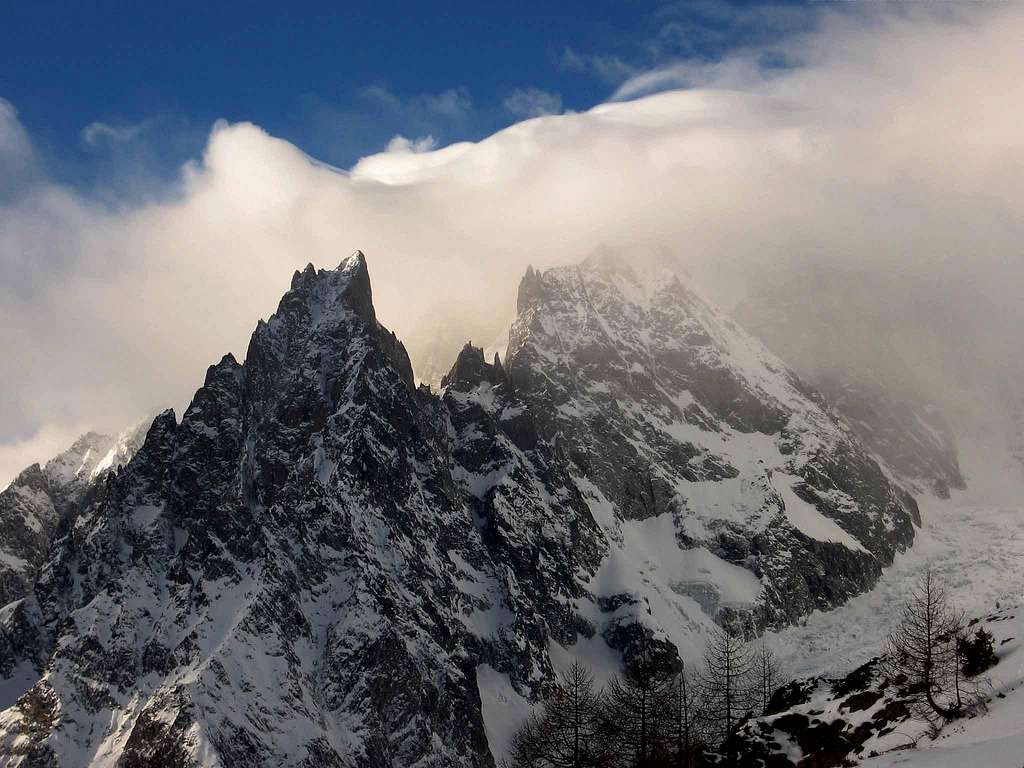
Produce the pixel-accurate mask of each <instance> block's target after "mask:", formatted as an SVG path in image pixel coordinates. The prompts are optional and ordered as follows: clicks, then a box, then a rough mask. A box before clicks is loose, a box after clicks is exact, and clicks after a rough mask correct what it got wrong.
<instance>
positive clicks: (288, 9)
mask: <svg viewBox="0 0 1024 768" xmlns="http://www.w3.org/2000/svg"><path fill="white" fill-rule="evenodd" d="M820 6H821V4H810V5H800V4H795V3H786V2H772V3H744V2H724V1H722V0H706V1H704V0H702V1H701V2H682V3H680V2H676V3H672V2H656V1H655V0H635V2H624V1H622V0H619V1H618V2H615V1H611V0H588V1H586V2H582V1H575V0H574V1H572V2H558V3H550V2H533V1H532V0H531V1H528V2H517V3H505V4H501V3H479V2H445V3H440V4H424V3H413V2H376V3H372V4H369V3H367V4H359V5H357V4H345V3H328V2H311V3H302V2H299V3H289V4H283V5H282V4H280V3H268V2H260V1H257V2H236V1H233V0H232V1H220V2H214V3H210V2H202V3H198V2H168V3H164V4H161V3H134V2H131V3H129V2H107V1H102V2H87V3H72V2H52V1H46V0H34V1H33V2H30V3H17V4H15V3H10V4H7V7H6V10H5V11H4V14H3V24H0V51H2V54H0V61H2V66H0V98H4V99H6V100H7V101H9V102H10V103H11V104H13V105H14V106H15V108H16V109H17V110H18V117H19V120H20V122H21V124H22V125H24V126H25V128H26V130H27V132H28V134H29V135H30V136H31V137H32V140H33V142H34V144H35V147H36V151H37V153H38V155H39V156H40V157H41V158H43V161H44V162H45V163H46V165H47V168H46V171H47V174H48V175H49V176H50V177H52V178H55V179H59V180H61V181H63V182H65V183H68V184H71V185H72V186H76V187H79V188H88V187H90V186H94V185H95V186H100V185H107V186H110V187H112V188H118V187H120V188H121V190H122V192H124V193H126V194H128V195H130V194H131V193H132V191H133V190H134V189H136V188H137V186H133V184H132V182H133V180H137V179H138V178H139V177H141V176H146V175H148V176H152V175H156V176H162V177H170V176H173V175H174V174H176V173H177V170H178V168H179V167H180V165H181V163H182V162H183V161H185V160H187V159H189V158H191V157H196V156H198V155H199V154H200V153H201V151H202V148H203V146H204V144H205V141H206V139H207V136H208V134H209V130H210V127H211V125H212V124H213V123H214V121H215V120H217V119H220V118H224V119H226V120H228V121H230V122H234V121H240V120H249V121H252V122H255V123H257V124H259V125H261V126H262V127H264V128H266V129H267V130H268V131H269V132H270V133H272V134H273V135H276V136H280V137H282V138H285V139H288V140H289V141H291V142H293V143H295V144H296V145H298V146H299V147H301V148H302V149H303V150H305V151H306V152H308V153H309V154H311V155H313V156H315V157H317V158H319V159H321V160H324V161H326V162H329V163H332V164H335V165H339V166H343V167H349V166H351V165H352V163H353V162H355V161H356V160H357V159H358V158H359V157H361V156H363V155H366V154H369V153H371V152H375V151H379V150H380V149H382V148H383V147H384V146H385V145H386V144H387V142H388V140H389V139H390V138H391V137H392V136H394V135H396V134H402V135H404V136H407V137H409V138H411V139H416V138H422V137H426V136H430V137H433V139H434V140H435V141H436V142H437V143H438V144H441V145H443V144H447V143H450V142H452V141H456V140H460V139H478V138H481V137H482V136H485V135H487V134H490V133H492V132H494V131H495V130H496V129H499V128H501V127H503V126H505V125H508V124H509V123H512V122H516V121H517V120H520V119H523V118H524V117H528V116H530V115H531V114H532V113H535V112H539V111H542V110H543V111H555V112H557V111H561V110H583V109H587V108H589V107H591V106H593V105H594V104H597V103H600V102H601V101H603V100H605V99H607V98H609V96H610V95H611V94H613V93H614V92H615V90H616V88H617V87H618V86H620V85H621V84H622V83H623V82H624V81H626V80H627V79H628V78H630V77H631V76H632V75H635V74H637V73H639V72H642V71H646V70H650V69H652V68H656V67H658V66H663V65H665V64H668V63H671V62H674V61H679V60H687V61H696V62H709V61H710V62H713V61H716V60H720V59H721V58H723V57H725V56H727V55H729V54H730V53H731V52H733V51H735V50H736V49H738V48H743V47H747V46H759V45H763V44H765V43H770V42H780V41H782V40H783V39H785V38H786V37H787V36H789V35H792V34H794V33H798V32H801V31H805V30H807V29H809V28H811V27H812V26H813V25H814V20H815V18H816V8H819V7H820Z"/></svg>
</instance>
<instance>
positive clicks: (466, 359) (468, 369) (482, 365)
mask: <svg viewBox="0 0 1024 768" xmlns="http://www.w3.org/2000/svg"><path fill="white" fill-rule="evenodd" d="M504 380H505V369H504V368H503V367H502V365H501V359H500V358H499V357H498V353H497V352H495V353H494V362H493V363H487V362H486V361H485V360H484V350H483V348H481V347H474V346H473V342H471V341H470V342H466V345H465V346H464V347H463V348H462V351H460V352H459V356H458V357H457V358H456V359H455V364H454V365H453V366H452V369H451V370H450V371H449V372H448V374H447V375H446V376H445V377H444V378H442V379H441V386H442V387H448V386H450V385H464V386H467V387H475V386H476V385H478V384H481V383H482V382H485V381H486V382H489V383H491V384H500V383H501V382H503V381H504Z"/></svg>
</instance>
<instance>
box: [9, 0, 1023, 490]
mask: <svg viewBox="0 0 1024 768" xmlns="http://www.w3.org/2000/svg"><path fill="white" fill-rule="evenodd" d="M823 19H824V21H823V24H822V26H821V28H820V29H818V30H817V31H816V32H815V33H813V34H810V35H807V36H804V37H801V38H799V39H794V40H793V41H791V43H790V44H789V47H788V50H787V53H788V55H789V56H791V57H792V59H793V60H794V61H798V62H800V65H799V66H797V67H794V68H789V69H786V70H778V69H774V70H770V71H766V70H764V69H763V68H761V67H759V66H758V65H757V64H756V62H754V63H751V60H750V59H748V58H744V57H743V56H739V57H736V58H735V59H734V60H731V61H729V62H723V63H721V64H719V65H716V66H715V67H713V68H700V69H698V70H694V68H693V67H688V68H687V69H686V73H685V78H684V80H685V83H686V85H687V86H688V88H687V89H685V90H673V91H667V92H662V93H657V94H655V95H651V96H646V97H643V98H639V99H637V100H634V101H625V102H622V101H620V102H610V103H607V104H603V105H600V106H598V107H595V108H594V109H592V110H590V111H588V112H584V113H579V114H563V115H548V116H540V117H535V118H532V119H528V120H526V121H524V122H522V123H518V124H516V125H513V126H511V127H510V128H507V129H505V130H503V131H500V132H498V133H496V134H494V135H493V136H490V137H488V138H486V139H484V140H482V141H480V142H476V143H462V144H455V145H451V146H447V147H441V148H437V149H432V146H433V145H432V144H431V143H430V142H429V141H427V140H422V141H417V142H413V141H409V140H405V139H403V140H396V141H393V142H392V144H391V145H389V148H388V150H386V151H385V152H382V153H380V154H377V155H373V156H370V157H366V158H364V159H362V160H361V161H360V162H359V163H358V164H357V165H356V166H355V167H353V168H352V169H350V170H349V171H339V170H337V169H333V168H330V167H327V166H325V165H323V164H320V163H317V162H315V161H313V160H311V159H310V158H309V157H307V156H306V155H304V154H303V153H302V152H301V151H300V150H299V149H297V148H296V147H294V146H292V145H291V144H289V143H287V142H284V141H281V140H279V139H276V138H274V137H272V136H270V135H268V134H267V133H266V132H265V131H263V130H261V129H260V128H259V127H257V126H254V125H251V124H246V123H238V124H232V125H228V124H218V125H216V126H215V127H214V128H213V130H212V132H211V134H210V137H209V141H208V144H207V147H206V150H205V152H204V154H203V156H202V158H201V159H199V160H197V161H196V162H194V163H192V164H189V165H188V166H187V167H185V168H184V169H183V171H182V174H181V179H180V180H179V182H178V183H177V184H176V185H175V186H174V187H173V188H172V189H161V190H160V194H158V195H156V196H154V198H150V199H157V200H159V202H148V203H146V204H142V205H140V206H138V207H134V208H128V209H123V208H111V207H110V206H109V205H106V204H100V203H98V202H96V201H95V200H93V199H91V198H89V197H84V196H82V195H79V194H75V193H73V192H71V191H69V190H67V189H64V188H62V187H60V186H59V185H57V184H54V183H51V182H48V181H46V180H45V179H40V178H38V177H37V176H36V175H33V174H29V173H27V171H26V169H30V168H32V167H33V155H32V147H31V142H30V141H29V140H28V137H27V136H26V135H25V132H24V130H23V129H22V127H21V125H20V124H19V123H18V121H17V115H16V112H15V111H14V109H13V107H11V106H10V105H8V104H7V103H6V102H0V179H2V178H17V179H20V180H21V181H20V182H19V183H18V184H17V185H16V186H14V187H13V188H9V189H7V191H6V192H5V191H4V190H3V189H0V270H2V273H3V275H4V280H3V281H0V349H2V357H0V359H2V360H3V365H4V375H3V376H2V377H0V485H2V484H4V483H5V482H6V481H7V480H9V479H10V477H11V476H12V475H13V473H14V472H15V471H16V470H17V469H19V468H21V467H22V466H24V465H26V464H27V463H29V462H30V461H33V460H38V459H42V458H46V456H47V455H49V454H50V453H52V450H51V447H52V444H54V443H56V442H58V441H60V440H63V441H64V442H70V438H71V437H73V436H74V433H76V432H78V431H81V429H82V428H84V426H87V425H88V426H94V427H97V428H101V429H113V428H117V427H120V426H123V425H125V424H128V423H130V422H131V421H133V420H134V419H136V418H138V416H139V415H140V414H142V413H145V412H147V411H149V410H152V409H154V408H156V407H159V406H162V405H165V404H168V403H169V404H173V405H176V406H177V407H179V408H180V407H181V406H182V405H184V404H185V403H187V401H188V398H189V397H190V395H191V393H192V391H194V389H195V388H196V386H197V385H199V384H200V383H201V381H202V378H203V373H204V371H205V368H206V366H207V365H208V364H210V363H211V362H213V361H215V360H216V359H218V358H219V357H220V355H221V354H223V353H224V352H226V351H233V352H234V353H236V355H244V352H245V347H246V343H247V340H248V337H249V334H250V333H251V331H252V329H253V327H254V325H255V323H256V320H257V318H259V317H261V316H262V317H265V316H266V315H267V314H269V313H270V312H271V311H273V309H274V308H275V306H276V302H277V299H278V298H279V297H280V295H281V293H282V292H283V291H284V290H285V289H286V287H287V285H288V281H289V278H290V275H291V271H292V270H293V269H295V268H300V267H301V266H303V265H304V264H305V263H306V262H313V263H314V264H316V265H317V266H321V267H332V266H334V265H335V264H336V263H337V262H338V261H340V260H341V258H342V257H343V256H344V255H346V254H347V253H349V252H350V251H352V250H354V249H356V248H359V249H362V250H363V251H364V252H366V254H367V256H368V258H369V262H370V269H371V276H372V279H373V282H374V297H375V302H376V304H377V307H378V313H379V315H380V317H381V319H382V320H383V322H385V323H386V324H387V325H389V326H390V327H392V328H394V329H395V330H396V332H397V333H398V334H399V336H400V337H402V338H403V339H405V340H406V341H407V344H408V345H409V346H410V349H411V352H412V353H413V357H414V358H416V359H419V360H421V361H428V360H429V361H435V360H436V358H437V354H436V347H437V346H438V342H437V340H438V339H441V340H442V341H441V344H442V346H444V345H445V344H450V345H452V353H454V346H455V345H457V344H458V343H460V342H462V341H464V340H465V339H466V338H470V337H471V338H473V340H474V341H476V342H478V343H479V342H484V343H487V342H489V341H490V340H491V339H492V338H493V337H494V336H496V335H497V334H498V333H499V332H500V330H501V327H502V326H503V324H504V323H506V322H507V321H508V320H509V319H510V317H511V315H512V309H513V305H514V297H515V290H516V286H517V284H518V280H519V277H520V276H521V274H522V272H523V270H524V269H525V267H526V266H527V264H533V265H534V266H551V265H555V264H560V263H567V262H571V261H575V260H579V259H581V258H584V257H586V256H587V255H589V254H591V253H592V252H594V251H595V250H598V249H606V250H612V251H615V252H618V253H621V254H623V256H624V257H627V258H628V257H630V256H636V257H646V256H648V255H651V254H668V255H671V256H673V257H675V258H677V259H678V260H679V261H680V263H681V264H682V265H683V266H684V267H685V269H686V270H687V271H688V272H689V273H690V274H691V275H692V278H693V280H694V281H695V282H696V283H698V284H699V285H700V286H701V287H702V288H703V289H704V290H705V291H706V292H707V293H709V294H710V295H711V296H712V297H713V298H715V299H716V300H718V301H719V303H722V304H724V305H726V306H729V305H731V304H733V303H735V302H737V301H739V300H741V299H742V298H743V296H744V295H746V293H747V292H748V291H749V290H750V289H751V288H753V287H756V286H757V285H758V283H759V282H760V281H764V280H780V279H783V280H784V279H786V276H787V275H790V274H792V275H794V276H798V275H801V274H803V271H804V270H806V268H807V267H808V266H809V265H810V266H812V267H814V268H817V269H822V268H824V269H830V268H835V269H836V270H846V271H848V272H852V273H856V274H862V275H871V276H873V279H874V283H871V284H875V285H878V284H881V285H884V286H885V287H886V290H885V291H884V292H879V295H878V296H870V295H869V296H857V297H856V301H851V303H850V305H849V306H850V307H858V309H856V310H855V311H854V310H851V309H848V308H846V309H844V308H843V307H839V308H838V309H837V312H838V313H839V316H841V317H846V318H847V319H849V318H850V317H851V313H854V314H855V312H860V311H862V309H860V308H862V307H864V306H867V307H868V308H869V311H871V312H873V313H876V314H877V315H878V316H879V317H881V318H882V319H883V320H887V321H889V325H890V326H891V328H892V333H893V336H894V337H895V338H896V339H897V341H898V342H899V344H900V346H899V349H900V350H901V351H903V352H904V353H906V354H907V355H908V356H914V355H916V356H917V358H918V360H917V361H916V362H917V363H919V365H920V366H921V367H922V370H925V371H927V372H928V374H929V377H930V378H933V379H934V382H936V384H935V389H937V390H939V389H949V387H951V386H955V387H959V388H960V389H961V390H963V391H966V392H968V393H969V392H970V391H971V390H970V387H971V386H973V384H974V383H976V381H977V380H978V379H979V378H983V377H987V380H988V381H1001V380H1005V379H1006V377H1007V375H1008V374H1007V372H1008V371H1011V370H1016V368H1015V367H1014V366H1019V362H1018V361H1017V360H1016V357H1017V356H1018V355H1019V352H1018V351H1017V350H1019V348H1020V343H1021V342H1022V341H1024V340H1022V338H1021V331H1020V329H1021V327H1022V326H1024V305H1022V302H1024V291H1022V289H1021V286H1024V267H1022V255H1021V243H1022V242H1024V237H1022V236H1024V221H1022V216H1021V210H1020V201H1021V200H1022V199H1024V141H1022V139H1021V135H1020V129H1019V126H1020V125H1021V124H1022V123H1024V58H1022V57H1021V56H1020V52H1019V41H1020V39H1021V38H1022V36H1024V10H1022V9H1021V8H1020V7H1019V6H1012V5H1009V4H1007V5H1001V4H991V5H989V4H985V5H981V4H979V5H977V6H971V7H970V8H967V9H965V10H958V11H956V12H953V11H951V10H950V9H945V8H944V9H941V12H932V11H931V10H929V9H926V8H925V9H919V8H914V9H913V11H912V12H910V13H899V14H898V15H897V14H892V13H885V14H879V15H876V16H873V17H871V18H870V19H860V20H853V19H851V18H849V17H844V16H839V15H836V16H825V17H823ZM676 74H678V71H677V72H676ZM656 76H657V77H659V78H662V83H664V82H671V77H670V75H669V74H666V72H664V71H662V72H659V73H657V75H656ZM636 77H637V78H645V77H646V78H648V80H647V81H645V82H640V81H638V80H636V79H634V80H633V81H632V84H631V83H629V82H627V84H626V85H624V86H623V87H622V89H620V95H622V94H628V93H630V92H634V93H642V92H646V91H647V90H649V89H650V87H651V85H650V79H651V78H652V77H655V76H654V75H651V74H650V73H648V74H647V75H637V76H636ZM630 89H632V91H631V90H630ZM465 106H466V105H465V104H464V100H463V99H461V98H460V96H459V94H458V93H457V92H452V94H450V96H449V97H445V98H444V99H442V100H440V101H438V103H437V104H432V105H427V107H429V108H438V109H442V108H443V109H449V108H451V109H463V108H465ZM15 170H17V171H18V173H19V174H21V175H20V176H16V175H13V174H14V171H15ZM794 280H797V277H794ZM852 284H853V283H851V285H852ZM803 289H804V284H803V283H797V282H795V283H794V290H803ZM843 313H845V315H844V314H843ZM872 327H874V326H872ZM964 361H971V368H972V371H971V376H962V375H961V374H963V373H964V371H962V370H957V369H958V368H963V367H964V364H963V363H964ZM424 364H426V363H424ZM430 364H436V365H440V363H437V362H432V363H430ZM421 372H422V371H421ZM958 376H959V378H958ZM972 377H973V378H972ZM940 381H941V382H942V386H941V387H940V386H939V385H938V383H937V382H940ZM958 396H959V390H958ZM65 435H67V436H68V437H67V439H66V440H65V439H64V436H65ZM44 451H45V452H44Z"/></svg>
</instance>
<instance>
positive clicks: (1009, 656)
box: [767, 442, 1024, 768]
mask: <svg viewBox="0 0 1024 768" xmlns="http://www.w3.org/2000/svg"><path fill="white" fill-rule="evenodd" d="M962 455H963V466H964V471H965V474H966V476H967V480H968V489H967V490H966V491H963V492H955V491H954V492H953V493H952V495H951V497H950V498H949V499H939V498H935V497H924V498H922V500H921V502H922V503H921V515H922V528H921V531H920V532H919V534H918V536H917V541H916V542H915V545H914V547H913V548H912V549H911V550H909V551H908V552H906V553H904V554H901V555H899V556H897V558H896V561H895V563H894V564H893V566H892V567H891V568H888V569H886V571H885V572H884V573H883V575H882V577H881V579H880V580H879V582H878V585H877V586H876V587H875V588H874V589H873V590H871V591H869V592H866V593H865V594H863V595H860V596H858V597H856V598H854V599H852V600H851V601H849V602H848V603H847V604H846V605H844V606H842V607H840V608H837V609H835V610H833V611H828V612H815V613H813V614H811V615H809V616H808V617H806V619H805V620H804V621H803V622H801V624H800V625H798V626H794V627H791V628H788V629H786V630H783V631H781V632H775V633H769V635H768V636H767V639H768V642H769V643H770V644H771V645H772V647H773V648H774V650H775V651H776V653H777V654H778V655H779V656H780V658H781V660H782V663H783V666H784V669H785V672H786V673H787V674H788V675H790V676H793V677H798V678H799V677H813V676H825V677H828V678H841V677H842V676H844V675H846V674H847V673H849V672H851V671H852V670H854V669H855V668H857V667H859V666H860V665H862V664H864V663H866V662H868V661H869V660H870V659H871V658H872V657H874V656H876V655H877V654H878V653H879V652H880V649H881V647H882V643H883V641H884V638H885V635H886V634H887V632H889V631H890V629H891V628H892V627H893V626H894V625H895V623H896V621H897V619H898V616H899V612H900V611H901V610H902V608H903V606H904V605H905V604H906V600H907V598H908V596H909V593H910V589H911V588H912V587H913V585H914V583H915V582H916V580H917V578H918V577H919V576H920V575H921V573H922V572H923V570H924V569H925V568H929V567H930V568H932V569H933V570H934V572H935V573H936V574H937V575H938V576H939V578H941V579H942V580H943V582H944V583H945V584H946V585H947V586H948V587H949V589H950V593H951V597H952V599H953V600H954V602H955V603H956V605H957V606H958V607H960V608H962V609H963V610H964V611H966V613H967V615H968V616H974V617H985V621H984V626H985V627H986V628H987V629H988V630H989V631H991V632H992V633H993V635H994V636H995V642H996V650H997V654H998V656H999V657H1000V661H999V663H998V664H997V665H996V667H994V668H993V669H992V670H990V671H989V672H988V673H986V677H988V678H990V679H991V683H992V686H991V692H990V695H991V697H992V698H991V701H990V704H989V711H988V713H987V714H985V715H983V716H980V717H976V718H973V719H970V720H966V721H963V722H960V723H956V724H954V725H952V726H950V727H948V728H947V729H946V730H945V731H944V732H943V733H942V734H941V735H940V737H939V738H938V739H936V740H934V741H932V740H930V739H929V738H928V737H927V736H925V735H923V734H924V733H925V730H926V729H925V727H924V724H921V723H914V722H906V723H902V724H901V725H900V727H899V730H898V731H897V732H896V733H894V734H893V735H892V736H890V737H889V739H888V742H887V741H885V740H882V741H875V742H871V743H869V744H868V745H867V748H866V749H865V752H864V754H865V755H866V754H868V752H869V751H871V750H878V751H882V749H883V748H892V747H897V746H906V745H907V744H909V743H910V742H913V741H916V748H915V749H898V750H895V751H892V752H888V753H886V754H883V755H881V756H879V757H876V758H871V759H864V760H863V761H862V763H859V764H863V765H869V766H878V767H881V766H909V767H913V766H922V768H930V767H931V766H935V768H947V767H950V768H952V767H953V766H955V767H956V768H960V766H967V765H973V766H986V768H988V767H989V766H991V767H992V768H1019V766H1020V765H1021V764H1022V762H1024V504H1022V499H1024V477H1022V476H1021V474H1020V473H1019V472H1017V471H1016V468H1015V467H1014V464H1013V458H1012V456H1011V455H1010V453H1009V452H1008V451H1006V450H1005V446H1002V445H995V446H993V445H991V444H990V443H978V442H968V443H965V445H964V446H963V453H962ZM826 693H827V692H826ZM827 700H828V697H827V696H826V699H824V700H823V702H825V701H827ZM838 703H839V701H838V700H836V701H835V702H834V704H838ZM878 706H881V705H880V704H879V705H876V707H875V709H877V708H878ZM809 707H810V708H811V709H816V710H823V709H826V706H823V705H822V704H821V703H819V704H818V705H814V704H811V705H809ZM872 711H873V710H871V711H869V712H867V713H864V715H865V716H870V714H871V712H872ZM846 717H847V719H849V714H847V715H846Z"/></svg>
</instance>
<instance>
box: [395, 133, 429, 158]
mask: <svg viewBox="0 0 1024 768" xmlns="http://www.w3.org/2000/svg"><path fill="white" fill-rule="evenodd" d="M433 149H437V140H436V139H434V137H433V136H421V137H420V138H418V139H407V138H405V136H402V135H398V136H393V137H392V138H391V141H389V142H388V146H387V149H386V150H385V151H386V152H395V153H399V152H412V153H417V154H418V153H420V152H430V151H431V150H433Z"/></svg>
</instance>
